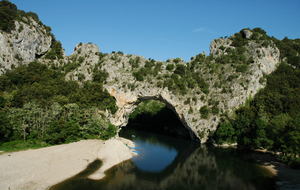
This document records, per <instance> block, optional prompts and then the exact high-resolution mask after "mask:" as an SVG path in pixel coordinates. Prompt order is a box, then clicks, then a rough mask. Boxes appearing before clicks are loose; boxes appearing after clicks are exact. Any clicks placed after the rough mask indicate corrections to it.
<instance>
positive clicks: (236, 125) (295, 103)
mask: <svg viewBox="0 0 300 190" xmlns="http://www.w3.org/2000/svg"><path fill="white" fill-rule="evenodd" d="M299 89H300V71H299V69H295V68H293V67H291V66H290V65H287V64H285V63H281V64H280V65H279V67H278V68H277V69H276V71H275V72H273V73H272V74H271V75H269V76H268V77H267V86H266V87H265V88H264V89H262V90H260V91H259V93H258V94H256V96H255V98H254V99H253V100H252V101H251V99H252V98H251V97H250V98H249V100H248V101H247V103H246V105H245V107H241V108H239V109H238V110H236V112H235V115H236V116H235V117H234V118H230V117H228V121H225V122H227V123H226V127H224V125H225V124H222V123H221V124H220V126H219V127H218V129H217V131H216V134H215V135H216V138H217V139H218V140H217V142H220V143H222V142H223V141H224V142H225V141H228V140H226V139H227V138H228V137H229V140H230V141H232V137H236V141H237V142H238V144H239V145H242V146H246V147H256V148H260V147H264V148H267V149H269V150H273V151H279V152H280V153H281V154H280V157H281V158H282V160H283V161H285V162H286V163H288V164H289V165H291V166H294V167H299V159H297V157H298V156H299V154H300V150H299V142H300V141H299V140H300V120H299V118H300V109H299V107H300V91H299ZM229 124H230V125H231V126H232V127H233V129H234V130H232V129H231V127H230V130H229V129H227V128H229V127H228V126H229ZM233 132H234V134H233Z"/></svg>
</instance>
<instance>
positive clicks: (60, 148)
mask: <svg viewBox="0 0 300 190" xmlns="http://www.w3.org/2000/svg"><path fill="white" fill-rule="evenodd" d="M126 144H127V145H128V146H134V144H133V142H132V141H130V140H127V139H124V138H120V137H118V138H113V139H110V140H107V141H102V140H82V141H79V142H74V143H70V144H63V145H57V146H52V147H46V148H41V149H36V150H27V151H20V152H11V153H4V154H1V155H0V168H1V170H0V179H1V183H0V189H3V190H7V189H11V190H23V189H24V190H25V189H31V190H44V189H48V188H50V187H51V186H52V185H55V184H57V183H59V182H61V181H63V180H66V179H68V178H70V177H72V176H74V175H76V174H78V173H80V172H81V171H83V170H84V169H85V168H86V167H87V165H88V164H89V163H92V162H93V161H94V160H96V159H100V160H102V162H103V165H102V167H101V168H100V169H99V170H98V171H96V172H95V173H94V174H92V175H91V176H90V178H91V179H101V178H102V177H104V171H105V170H107V169H109V168H111V167H112V166H114V165H116V164H118V163H120V162H122V161H125V160H128V159H130V158H132V156H134V155H136V153H134V152H132V151H131V150H130V149H129V148H128V146H126Z"/></svg>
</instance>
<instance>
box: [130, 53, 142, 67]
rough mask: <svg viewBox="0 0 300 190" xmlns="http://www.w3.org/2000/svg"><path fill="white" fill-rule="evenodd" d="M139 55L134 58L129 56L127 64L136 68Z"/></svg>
mask: <svg viewBox="0 0 300 190" xmlns="http://www.w3.org/2000/svg"><path fill="white" fill-rule="evenodd" d="M140 59H141V58H140V57H138V56H137V57H136V58H135V59H132V58H130V59H129V64H130V65H131V67H132V68H138V67H139V63H140Z"/></svg>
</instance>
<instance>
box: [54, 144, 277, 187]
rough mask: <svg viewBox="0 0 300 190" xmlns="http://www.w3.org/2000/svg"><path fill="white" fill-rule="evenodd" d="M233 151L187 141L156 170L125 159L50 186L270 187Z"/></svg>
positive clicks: (257, 168)
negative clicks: (98, 174) (95, 174)
mask: <svg viewBox="0 0 300 190" xmlns="http://www.w3.org/2000/svg"><path fill="white" fill-rule="evenodd" d="M175 146H176V145H175ZM177 146H178V147H179V145H177ZM235 152H236V150H221V151H220V148H213V147H206V146H205V145H202V146H201V147H199V146H198V147H197V146H194V145H191V146H188V147H186V148H185V149H182V150H180V151H179V152H178V155H177V157H176V158H175V160H174V161H173V163H172V164H171V165H169V166H168V167H167V168H165V169H164V170H163V171H162V172H161V173H159V174H157V173H154V174H153V173H147V172H142V171H138V169H137V168H136V166H135V165H134V163H133V162H132V161H131V160H128V161H124V162H122V163H121V164H119V165H117V166H114V167H112V168H111V169H109V170H108V171H106V173H105V174H106V176H105V177H104V178H103V179H101V180H92V179H88V178H87V175H82V174H88V173H91V172H86V171H83V172H81V173H80V174H78V175H76V176H74V177H73V178H70V179H68V180H66V181H64V182H62V183H60V184H57V185H55V186H53V187H52V188H51V190H62V189H75V190H76V189H90V190H96V189H114V190H119V189H143V190H147V189H237V190H243V189H245V190H246V189H273V188H274V186H272V185H270V184H274V181H273V180H272V179H269V178H267V177H266V176H265V175H264V174H263V173H262V172H261V171H260V170H259V167H257V166H255V165H254V164H251V163H247V162H244V161H241V160H240V159H237V158H236V157H234V153H235ZM95 171H96V170H95ZM70 185H74V186H70Z"/></svg>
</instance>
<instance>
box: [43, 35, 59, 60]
mask: <svg viewBox="0 0 300 190" xmlns="http://www.w3.org/2000/svg"><path fill="white" fill-rule="evenodd" d="M45 58H46V59H52V60H54V59H62V58H63V50H62V45H61V43H60V41H56V39H55V37H54V35H52V43H51V50H50V51H49V52H47V53H46V55H45Z"/></svg>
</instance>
